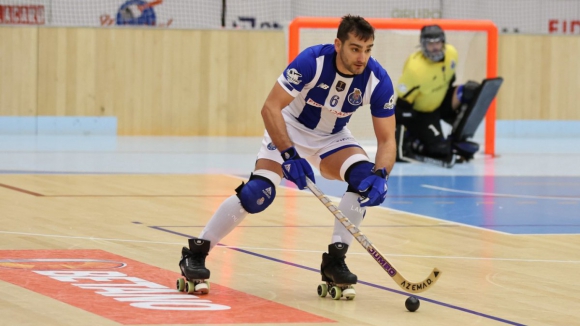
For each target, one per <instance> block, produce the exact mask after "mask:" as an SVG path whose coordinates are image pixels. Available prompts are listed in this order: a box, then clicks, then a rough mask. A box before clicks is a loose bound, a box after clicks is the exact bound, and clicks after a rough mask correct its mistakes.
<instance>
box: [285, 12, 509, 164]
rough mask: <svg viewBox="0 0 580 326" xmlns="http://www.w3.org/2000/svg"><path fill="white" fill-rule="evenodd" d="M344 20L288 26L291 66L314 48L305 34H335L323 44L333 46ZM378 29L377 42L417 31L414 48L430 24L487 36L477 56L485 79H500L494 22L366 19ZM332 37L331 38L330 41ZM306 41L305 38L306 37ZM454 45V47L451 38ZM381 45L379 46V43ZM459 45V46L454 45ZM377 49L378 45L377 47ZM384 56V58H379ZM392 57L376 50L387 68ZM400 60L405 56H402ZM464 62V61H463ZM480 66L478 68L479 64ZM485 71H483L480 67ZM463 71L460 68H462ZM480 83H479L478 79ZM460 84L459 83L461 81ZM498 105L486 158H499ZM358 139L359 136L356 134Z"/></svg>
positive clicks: (489, 125) (300, 20)
mask: <svg viewBox="0 0 580 326" xmlns="http://www.w3.org/2000/svg"><path fill="white" fill-rule="evenodd" d="M340 20H341V18H340V17H297V18H295V19H294V20H292V22H291V23H290V24H289V26H288V62H290V61H292V60H293V59H294V58H295V57H296V56H297V55H298V53H299V52H300V51H301V50H302V49H303V48H305V47H307V46H309V45H314V44H305V43H304V42H303V41H302V40H301V34H302V33H304V32H305V31H308V30H311V31H312V30H327V31H329V32H332V33H333V34H328V33H326V35H325V37H326V38H325V40H324V41H322V42H319V43H330V42H333V40H334V38H335V37H336V29H337V28H338V25H339V24H340ZM366 20H367V21H368V22H369V23H370V24H371V25H372V26H373V27H374V28H375V38H376V34H378V32H381V31H403V34H405V33H404V32H405V31H414V32H415V34H408V33H407V34H405V35H406V36H405V37H406V38H410V37H411V36H416V38H413V39H412V42H414V43H413V44H414V46H417V45H418V44H419V39H418V35H419V31H420V29H421V27H423V26H424V25H428V24H438V25H440V26H441V28H443V30H444V31H445V33H446V34H448V32H460V33H461V32H464V33H465V32H466V33H483V34H484V36H485V40H484V41H482V42H484V43H485V44H484V47H485V50H481V51H479V50H476V51H473V52H474V53H479V52H483V51H485V59H482V60H484V63H485V67H486V68H485V71H483V72H482V76H483V77H484V78H494V77H497V57H498V29H497V27H496V26H495V24H494V23H493V22H492V21H491V20H460V19H406V18H367V19H366ZM329 37H330V38H329ZM302 38H304V37H302ZM447 40H448V42H449V43H450V44H454V43H453V41H451V40H450V37H449V36H448V37H447ZM377 43H378V42H377ZM466 43H469V45H468V46H473V45H472V44H473V43H474V42H473V41H471V40H470V41H466ZM393 45H394V46H393V47H391V48H389V50H388V51H386V52H388V53H392V52H400V51H404V50H403V49H402V48H398V47H397V45H396V44H393ZM454 45H455V44H454ZM375 48H377V44H375ZM458 52H459V56H460V57H461V56H462V55H463V56H466V54H465V53H461V50H460V49H459V48H458ZM409 54H411V52H409V51H406V52H405V53H403V54H402V55H404V57H405V58H406V57H407V56H408V55H409ZM379 55H380V56H383V55H381V54H379ZM387 55H389V54H384V56H385V57H378V55H377V53H376V51H375V50H373V57H375V58H376V59H377V60H378V61H379V62H381V64H383V66H385V62H386V61H389V58H388V57H386V56H387ZM398 55H399V56H400V55H401V54H400V53H398ZM460 61H461V60H460ZM399 65H400V67H398V68H396V69H400V70H402V68H403V65H402V63H401V64H399ZM476 65H477V64H476ZM479 68H481V67H479ZM458 70H459V67H458ZM387 71H388V72H389V75H391V78H393V74H392V72H391V69H387ZM476 80H477V79H476ZM458 81H459V79H458ZM396 82H397V80H395V79H394V78H393V83H394V84H396ZM463 82H465V81H463ZM495 107H496V101H495V99H494V101H493V102H492V103H491V105H490V106H489V110H488V111H487V115H486V117H485V129H484V142H485V154H488V155H492V156H494V155H495V120H496V112H495ZM355 136H356V134H355Z"/></svg>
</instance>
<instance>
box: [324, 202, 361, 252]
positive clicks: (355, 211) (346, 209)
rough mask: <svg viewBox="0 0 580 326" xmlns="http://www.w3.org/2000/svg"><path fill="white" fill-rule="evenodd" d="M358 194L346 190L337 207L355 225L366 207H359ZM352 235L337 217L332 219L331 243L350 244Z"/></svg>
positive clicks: (358, 222)
mask: <svg viewBox="0 0 580 326" xmlns="http://www.w3.org/2000/svg"><path fill="white" fill-rule="evenodd" d="M359 198H360V196H359V195H358V194H355V193H353V192H346V193H344V195H343V196H342V200H341V201H340V204H338V209H340V211H341V212H342V214H344V216H346V217H348V219H349V220H350V222H351V223H352V224H354V225H355V226H356V227H359V225H360V224H361V222H362V220H363V218H364V214H365V212H366V208H364V207H360V204H359V202H358V199H359ZM353 239H354V237H353V236H352V234H350V232H349V231H348V230H347V229H346V228H345V227H344V226H343V225H342V223H340V222H339V221H338V220H337V219H335V220H334V232H333V233H332V243H336V242H343V243H346V244H347V245H349V246H350V244H351V243H352V240H353Z"/></svg>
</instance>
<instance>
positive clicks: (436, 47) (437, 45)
mask: <svg viewBox="0 0 580 326" xmlns="http://www.w3.org/2000/svg"><path fill="white" fill-rule="evenodd" d="M425 49H426V50H427V52H429V53H430V54H439V53H440V52H442V51H443V42H441V41H437V42H427V44H426V46H425Z"/></svg>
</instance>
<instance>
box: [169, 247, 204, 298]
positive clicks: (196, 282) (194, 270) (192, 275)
mask: <svg viewBox="0 0 580 326" xmlns="http://www.w3.org/2000/svg"><path fill="white" fill-rule="evenodd" d="M209 248H210V242H209V241H208V240H204V239H198V238H193V239H189V249H188V248H186V247H183V248H182V249H181V260H180V261H179V269H181V275H182V276H183V278H179V279H177V284H176V285H177V290H178V291H180V292H187V293H189V294H192V293H197V294H208V293H209V282H208V281H207V279H208V278H209V274H210V273H209V269H207V268H205V257H206V256H207V254H208V252H209Z"/></svg>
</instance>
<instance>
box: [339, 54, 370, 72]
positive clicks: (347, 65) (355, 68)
mask: <svg viewBox="0 0 580 326" xmlns="http://www.w3.org/2000/svg"><path fill="white" fill-rule="evenodd" d="M340 61H342V65H343V66H344V68H345V69H346V70H348V72H350V73H351V74H353V75H360V74H362V73H363V71H364V70H365V68H366V66H367V64H366V62H362V63H360V64H362V66H356V65H355V63H356V62H352V63H351V62H348V61H347V60H346V55H345V54H344V47H343V48H342V49H341V50H340Z"/></svg>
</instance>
